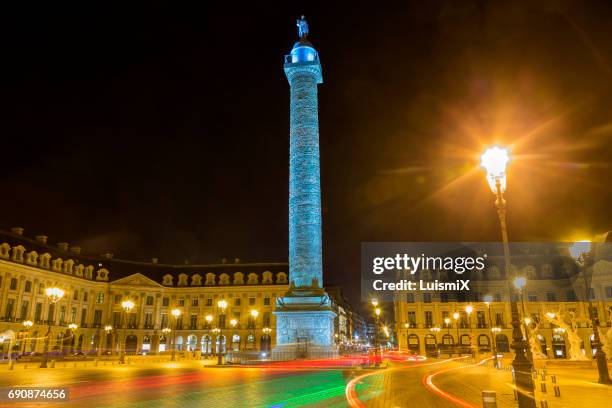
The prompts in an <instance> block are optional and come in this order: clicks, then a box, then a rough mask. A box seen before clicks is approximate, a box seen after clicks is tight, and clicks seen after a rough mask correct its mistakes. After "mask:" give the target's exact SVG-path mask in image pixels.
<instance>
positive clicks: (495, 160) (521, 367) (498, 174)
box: [480, 146, 536, 408]
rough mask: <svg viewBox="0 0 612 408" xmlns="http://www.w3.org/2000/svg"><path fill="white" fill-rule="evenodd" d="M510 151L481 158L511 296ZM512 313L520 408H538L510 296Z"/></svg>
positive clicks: (530, 367)
mask: <svg viewBox="0 0 612 408" xmlns="http://www.w3.org/2000/svg"><path fill="white" fill-rule="evenodd" d="M509 160H510V158H509V157H508V151H507V150H506V149H502V148H500V147H498V146H495V147H492V148H490V149H487V151H486V152H484V154H483V155H482V157H481V162H480V164H481V166H482V167H484V168H485V169H486V171H487V181H488V182H489V186H490V187H491V191H492V192H493V194H494V195H495V205H496V207H497V215H498V217H499V225H500V227H501V235H502V243H503V249H504V263H505V268H504V269H505V271H506V284H507V286H508V294H510V295H511V294H512V292H511V290H510V286H509V285H508V279H509V274H510V246H509V244H508V229H507V226H506V199H505V198H504V192H505V191H506V166H507V165H508V161H509ZM510 310H511V313H512V349H513V350H514V353H515V354H514V360H513V361H512V367H513V368H514V377H515V382H516V386H517V391H518V404H519V408H535V406H536V403H535V398H534V385H533V378H532V376H531V372H532V371H533V364H532V363H531V361H530V360H529V359H528V358H527V355H526V353H527V350H528V348H529V347H528V345H527V343H526V342H525V339H524V338H523V334H522V332H521V322H520V318H519V311H518V307H517V304H516V301H515V300H514V299H513V298H512V296H510Z"/></svg>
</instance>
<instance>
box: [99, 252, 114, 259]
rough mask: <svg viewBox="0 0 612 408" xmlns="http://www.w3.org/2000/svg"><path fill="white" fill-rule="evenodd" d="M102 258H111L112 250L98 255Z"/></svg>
mask: <svg viewBox="0 0 612 408" xmlns="http://www.w3.org/2000/svg"><path fill="white" fill-rule="evenodd" d="M100 256H101V257H102V258H106V259H113V253H112V252H107V253H105V254H102V255H100Z"/></svg>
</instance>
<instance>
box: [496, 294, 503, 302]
mask: <svg viewBox="0 0 612 408" xmlns="http://www.w3.org/2000/svg"><path fill="white" fill-rule="evenodd" d="M495 301H496V302H501V301H502V296H501V293H496V294H495Z"/></svg>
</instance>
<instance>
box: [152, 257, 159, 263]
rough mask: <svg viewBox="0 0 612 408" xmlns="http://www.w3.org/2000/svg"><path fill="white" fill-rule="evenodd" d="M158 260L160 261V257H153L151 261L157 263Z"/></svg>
mask: <svg viewBox="0 0 612 408" xmlns="http://www.w3.org/2000/svg"><path fill="white" fill-rule="evenodd" d="M157 262H159V258H151V263H154V264H156V263H157Z"/></svg>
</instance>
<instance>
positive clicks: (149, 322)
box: [144, 312, 153, 329]
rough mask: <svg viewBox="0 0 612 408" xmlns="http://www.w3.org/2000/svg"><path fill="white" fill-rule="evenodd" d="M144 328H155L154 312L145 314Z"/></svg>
mask: <svg viewBox="0 0 612 408" xmlns="http://www.w3.org/2000/svg"><path fill="white" fill-rule="evenodd" d="M144 326H145V327H144V328H145V329H152V328H153V313H151V312H146V313H145V315H144Z"/></svg>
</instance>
